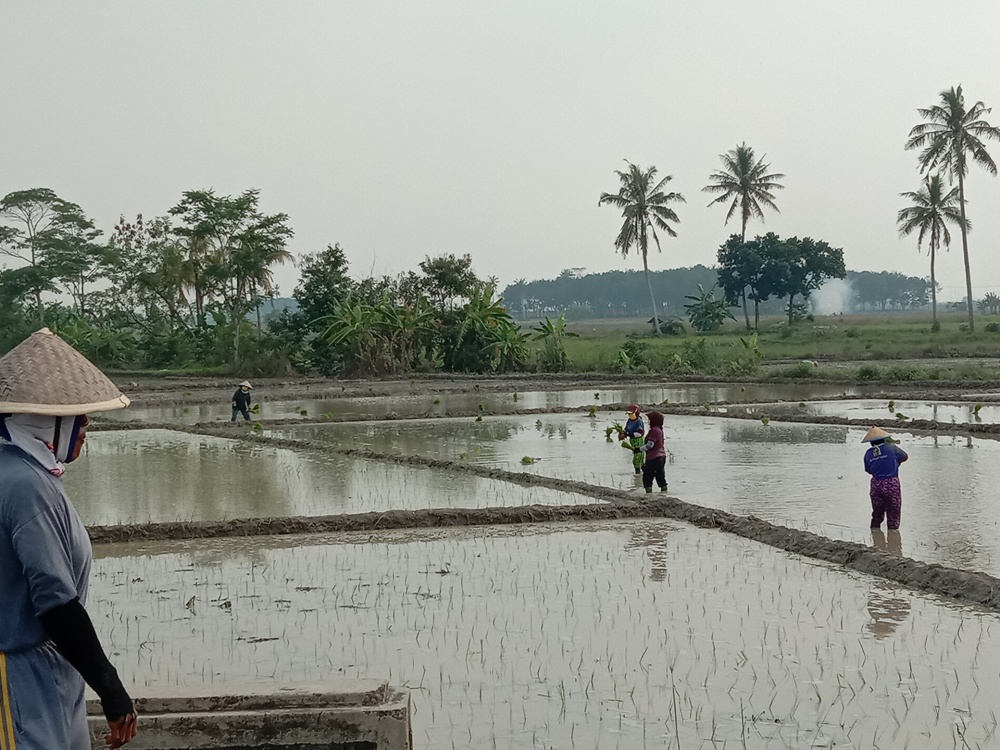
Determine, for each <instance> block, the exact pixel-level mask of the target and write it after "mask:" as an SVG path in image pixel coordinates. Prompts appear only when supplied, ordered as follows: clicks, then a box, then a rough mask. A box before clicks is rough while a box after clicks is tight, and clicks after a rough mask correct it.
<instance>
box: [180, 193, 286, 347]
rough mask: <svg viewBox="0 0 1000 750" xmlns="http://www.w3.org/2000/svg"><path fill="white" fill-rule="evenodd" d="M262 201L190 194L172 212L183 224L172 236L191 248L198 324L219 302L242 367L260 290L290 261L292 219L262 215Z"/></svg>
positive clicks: (242, 196) (255, 197)
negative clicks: (274, 269) (243, 342)
mask: <svg viewBox="0 0 1000 750" xmlns="http://www.w3.org/2000/svg"><path fill="white" fill-rule="evenodd" d="M259 197H260V191H259V190H253V189H251V190H246V191H244V192H243V193H241V194H240V195H238V196H235V197H231V196H217V195H215V193H214V192H213V191H212V190H189V191H187V192H185V193H184V194H183V197H182V198H181V201H180V202H179V203H178V204H177V205H176V206H174V207H173V208H171V209H170V214H171V215H172V216H176V217H178V218H179V219H180V220H181V222H182V225H181V226H179V227H176V228H175V229H174V230H173V233H174V235H175V236H177V237H179V238H181V239H183V240H184V242H185V243H186V248H187V253H188V261H187V262H188V265H189V267H190V269H191V276H192V278H193V282H194V294H195V308H196V312H197V316H198V320H199V323H201V322H203V321H204V316H205V312H206V308H207V303H208V302H209V301H211V300H212V299H213V298H214V299H218V300H219V301H220V303H221V307H220V308H218V309H220V310H222V311H224V312H225V314H226V316H227V318H228V320H229V321H230V322H231V324H232V328H233V349H232V351H233V361H234V363H235V364H237V365H239V363H240V336H241V333H242V330H243V328H244V326H243V321H244V319H245V318H246V316H247V314H248V313H250V312H251V311H253V310H255V309H256V308H257V307H258V306H259V305H260V302H261V296H260V292H261V290H262V289H264V290H265V291H266V290H268V289H269V287H270V284H271V266H272V265H274V264H276V263H283V262H285V261H286V260H289V259H290V258H291V255H290V254H289V253H288V251H287V250H286V249H285V245H286V243H287V241H288V240H289V239H290V238H291V237H292V235H293V231H292V229H291V227H289V226H288V215H287V214H283V213H278V214H271V215H267V214H263V213H261V211H260V210H259V208H258V203H259Z"/></svg>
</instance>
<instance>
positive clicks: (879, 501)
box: [863, 427, 909, 531]
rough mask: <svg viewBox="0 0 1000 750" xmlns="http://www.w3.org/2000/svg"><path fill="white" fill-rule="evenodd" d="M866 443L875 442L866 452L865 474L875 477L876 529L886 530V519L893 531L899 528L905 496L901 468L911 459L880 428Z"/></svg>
mask: <svg viewBox="0 0 1000 750" xmlns="http://www.w3.org/2000/svg"><path fill="white" fill-rule="evenodd" d="M863 441H864V442H866V443H871V447H870V448H869V449H868V450H867V451H866V452H865V471H867V472H868V473H869V474H871V475H872V481H871V501H872V525H871V527H872V528H873V529H878V528H881V527H882V517H883V516H884V517H885V520H886V526H887V527H888V528H889V530H890V531H891V530H894V529H898V528H899V515H900V511H901V510H902V507H903V494H902V490H901V489H900V487H899V465H900V464H901V463H903V462H904V461H906V460H907V459H908V458H909V456H908V455H906V451H904V450H903V449H902V448H900V447H899V446H898V445H896V444H895V443H894V442H893V441H892V438H891V436H890V435H889V433H888V432H886V431H885V430H883V429H881V428H879V427H872V428H871V429H870V430H868V433H867V434H866V435H865V436H864V438H863Z"/></svg>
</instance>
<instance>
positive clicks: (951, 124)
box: [906, 86, 1000, 331]
mask: <svg viewBox="0 0 1000 750" xmlns="http://www.w3.org/2000/svg"><path fill="white" fill-rule="evenodd" d="M940 96H941V101H940V102H939V103H938V104H935V105H934V106H932V107H927V108H925V109H918V110H917V112H918V113H919V114H920V117H921V118H923V119H924V120H925V122H922V123H920V124H918V125H915V126H914V127H913V129H912V130H910V136H909V138H908V139H907V141H906V150H910V149H914V148H921V149H923V151H921V152H920V171H921V172H930V171H937V172H940V173H942V174H944V175H947V176H949V177H952V178H955V179H957V180H958V207H959V214H960V221H959V225H958V227H959V229H960V230H961V231H962V255H963V257H964V259H965V290H966V295H967V302H968V307H969V331H974V330H975V329H976V323H975V320H974V319H973V316H972V309H973V302H972V270H971V268H970V266H969V231H968V230H969V228H968V224H967V219H966V215H965V176H966V175H967V174H968V173H969V160H970V159H971V160H972V161H973V162H975V163H976V164H978V165H979V166H981V167H983V168H984V169H985V170H986V171H987V172H989V173H990V174H992V175H996V173H997V165H996V162H994V161H993V157H991V156H990V155H989V152H988V151H987V150H986V145H985V143H984V141H988V140H1000V128H997V127H995V126H993V125H990V124H989V123H988V122H986V120H984V119H983V116H984V115H987V114H989V113H990V111H991V109H990V108H989V107H987V106H985V105H984V104H983V103H982V102H976V103H975V104H973V105H972V106H971V107H968V108H966V106H965V95H964V94H963V93H962V87H961V86H958V87H957V88H955V87H952V88H950V89H948V90H947V91H942V92H941V94H940Z"/></svg>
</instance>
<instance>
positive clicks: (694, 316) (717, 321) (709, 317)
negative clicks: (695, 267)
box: [684, 284, 736, 333]
mask: <svg viewBox="0 0 1000 750" xmlns="http://www.w3.org/2000/svg"><path fill="white" fill-rule="evenodd" d="M687 299H689V300H691V303H690V304H687V305H684V309H685V310H687V314H688V320H689V321H690V322H691V327H692V328H694V329H695V330H696V331H698V333H709V332H711V331H718V330H719V329H720V328H722V324H723V323H725V322H726V318H729V319H730V320H736V318H734V317H733V315H732V313H730V312H729V304H728V303H727V302H726V300H724V299H716V298H715V290H714V289H710V290H708V291H707V292H706V291H705V288H704V287H703V286H701V284H699V285H698V294H697V295H696V296H695V295H687Z"/></svg>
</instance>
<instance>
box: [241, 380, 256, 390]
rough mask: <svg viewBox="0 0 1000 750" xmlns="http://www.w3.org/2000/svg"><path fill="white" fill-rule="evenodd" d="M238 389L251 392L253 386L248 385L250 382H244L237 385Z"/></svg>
mask: <svg viewBox="0 0 1000 750" xmlns="http://www.w3.org/2000/svg"><path fill="white" fill-rule="evenodd" d="M238 387H239V388H249V389H250V390H251V391H252V390H253V386H252V385H250V381H249V380H244V381H243V382H242V383H240V384H239V386H238Z"/></svg>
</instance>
